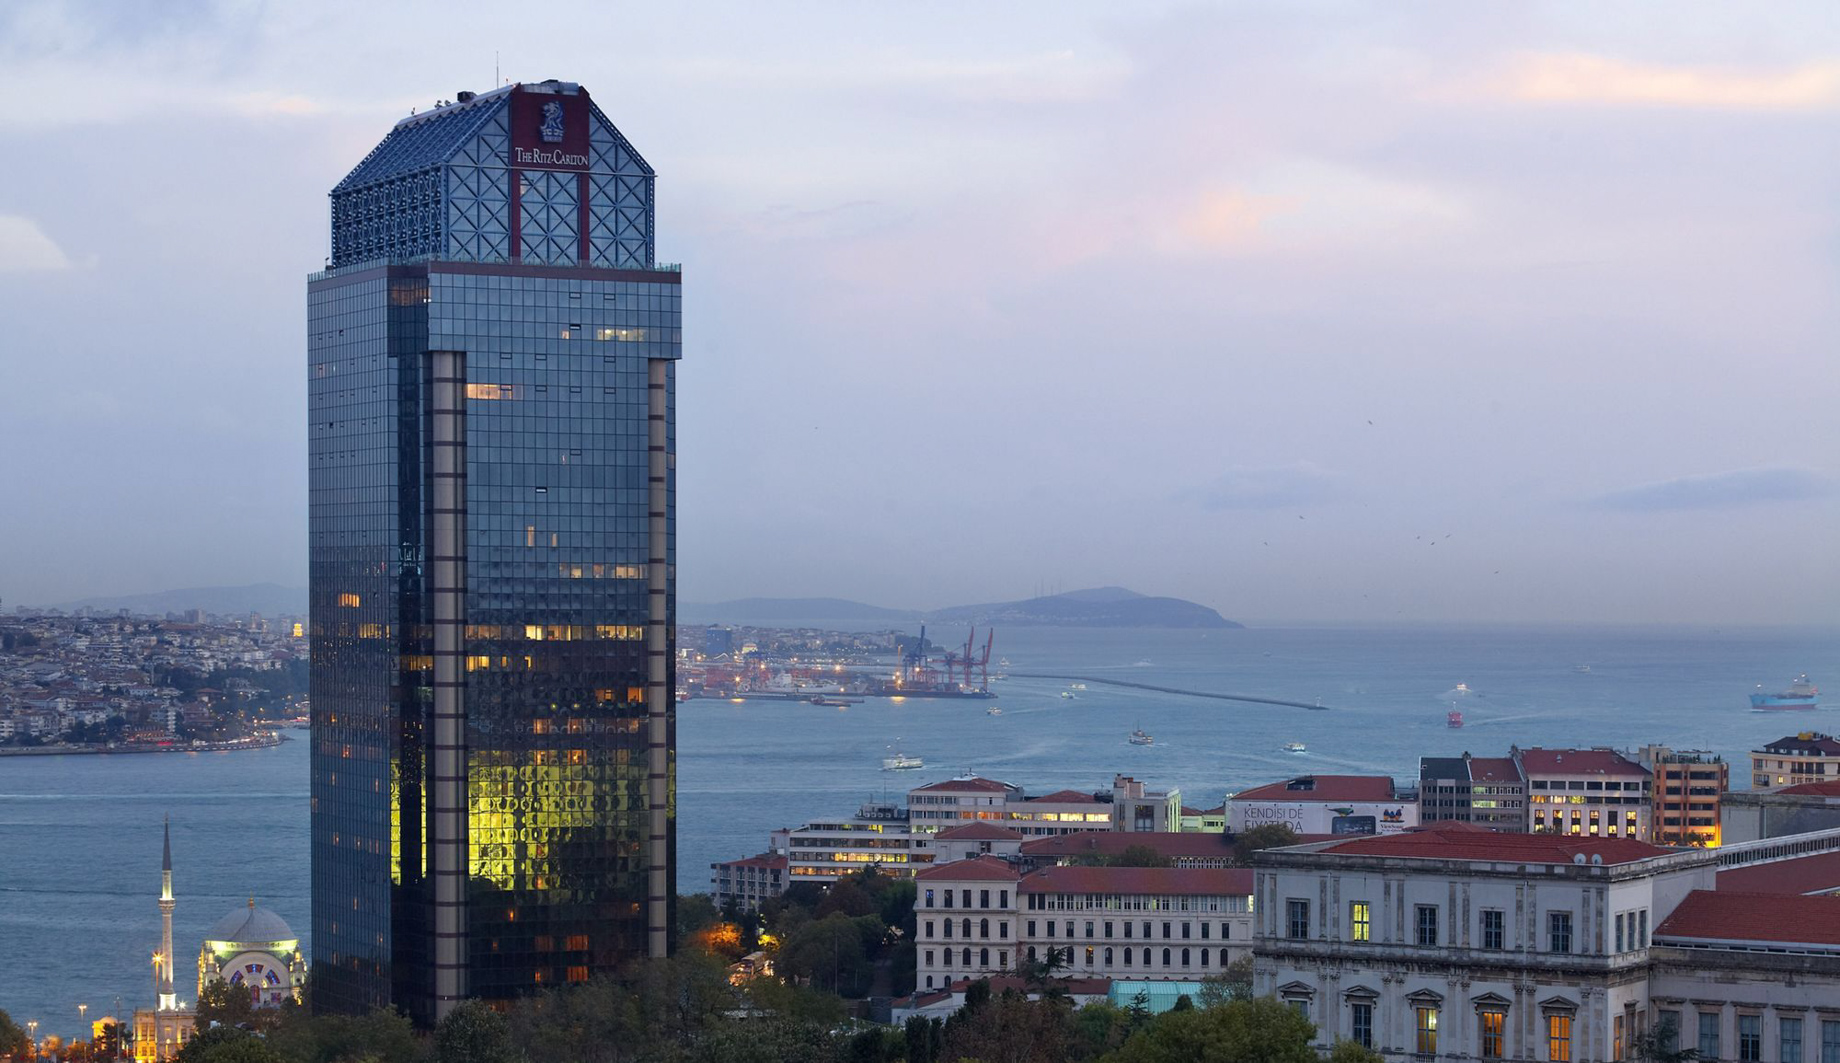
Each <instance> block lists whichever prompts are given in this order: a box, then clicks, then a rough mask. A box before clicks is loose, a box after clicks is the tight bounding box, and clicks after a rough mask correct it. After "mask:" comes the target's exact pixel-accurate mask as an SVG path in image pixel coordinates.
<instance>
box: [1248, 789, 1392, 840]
mask: <svg viewBox="0 0 1840 1063" xmlns="http://www.w3.org/2000/svg"><path fill="white" fill-rule="evenodd" d="M1272 824H1278V825H1281V826H1285V827H1289V828H1290V829H1291V830H1293V831H1296V832H1297V833H1298V834H1396V833H1398V832H1400V831H1403V830H1406V829H1407V828H1410V827H1415V826H1417V825H1418V794H1417V793H1416V792H1412V793H1409V794H1408V793H1401V792H1400V791H1399V790H1398V789H1397V788H1396V787H1395V786H1394V785H1393V780H1392V779H1390V778H1388V777H1387V776H1384V775H1299V776H1297V777H1296V778H1294V779H1286V780H1284V781H1282V782H1275V783H1270V784H1268V785H1265V786H1255V787H1253V788H1252V789H1250V790H1241V791H1240V792H1239V793H1237V794H1234V795H1233V796H1232V797H1229V798H1228V799H1227V831H1228V833H1230V834H1244V833H1245V832H1247V831H1249V830H1252V829H1254V828H1256V827H1264V826H1270V825H1272Z"/></svg>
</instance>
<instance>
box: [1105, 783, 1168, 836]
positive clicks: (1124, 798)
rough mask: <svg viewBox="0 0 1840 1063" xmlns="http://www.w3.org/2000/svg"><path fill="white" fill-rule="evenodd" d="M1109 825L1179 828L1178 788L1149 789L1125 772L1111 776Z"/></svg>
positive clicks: (1159, 829) (1164, 830) (1120, 828)
mask: <svg viewBox="0 0 1840 1063" xmlns="http://www.w3.org/2000/svg"><path fill="white" fill-rule="evenodd" d="M1112 829H1113V830H1117V831H1136V832H1142V831H1157V832H1162V833H1168V832H1169V831H1179V830H1181V829H1182V791H1180V790H1178V789H1176V788H1175V787H1173V786H1172V787H1170V788H1169V789H1167V790H1150V789H1146V788H1145V787H1144V784H1143V783H1141V782H1138V781H1137V780H1136V779H1133V778H1131V777H1130V776H1129V775H1117V776H1114V777H1113V778H1112Z"/></svg>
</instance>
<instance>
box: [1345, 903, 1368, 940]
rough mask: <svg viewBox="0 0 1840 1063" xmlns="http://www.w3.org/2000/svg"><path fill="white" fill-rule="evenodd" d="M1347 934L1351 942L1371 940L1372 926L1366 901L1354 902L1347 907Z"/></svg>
mask: <svg viewBox="0 0 1840 1063" xmlns="http://www.w3.org/2000/svg"><path fill="white" fill-rule="evenodd" d="M1348 934H1349V940H1351V941H1371V940H1372V934H1373V924H1372V922H1371V920H1370V916H1369V909H1368V907H1367V902H1366V901H1355V902H1354V903H1352V904H1350V905H1349V906H1348Z"/></svg>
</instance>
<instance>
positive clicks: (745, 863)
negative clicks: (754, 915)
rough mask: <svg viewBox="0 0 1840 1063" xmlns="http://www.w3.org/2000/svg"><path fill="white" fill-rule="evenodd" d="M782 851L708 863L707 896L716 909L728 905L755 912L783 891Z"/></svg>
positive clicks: (784, 864) (783, 869) (785, 882)
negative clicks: (708, 887)
mask: <svg viewBox="0 0 1840 1063" xmlns="http://www.w3.org/2000/svg"><path fill="white" fill-rule="evenodd" d="M787 866H788V858H787V856H786V854H785V853H761V854H760V855H759V856H747V857H742V858H741V859H739V860H726V861H723V862H722V863H719V864H710V865H709V871H710V876H709V885H710V890H709V896H710V899H711V900H713V901H714V902H715V905H716V907H717V908H726V907H727V906H729V905H730V904H733V905H734V906H735V907H737V908H739V909H740V910H742V911H744V912H757V911H759V910H760V906H761V904H762V903H763V902H765V901H767V900H768V899H770V898H773V897H777V896H779V895H780V894H782V893H784V892H786V885H787V874H786V869H787Z"/></svg>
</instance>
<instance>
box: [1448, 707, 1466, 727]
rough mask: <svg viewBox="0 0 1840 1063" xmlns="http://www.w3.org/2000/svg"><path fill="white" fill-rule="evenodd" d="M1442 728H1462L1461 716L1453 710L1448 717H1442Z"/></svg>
mask: <svg viewBox="0 0 1840 1063" xmlns="http://www.w3.org/2000/svg"><path fill="white" fill-rule="evenodd" d="M1444 726H1446V727H1461V726H1463V714H1462V713H1460V712H1458V711H1457V710H1455V709H1452V710H1450V715H1448V716H1445V717H1444Z"/></svg>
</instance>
